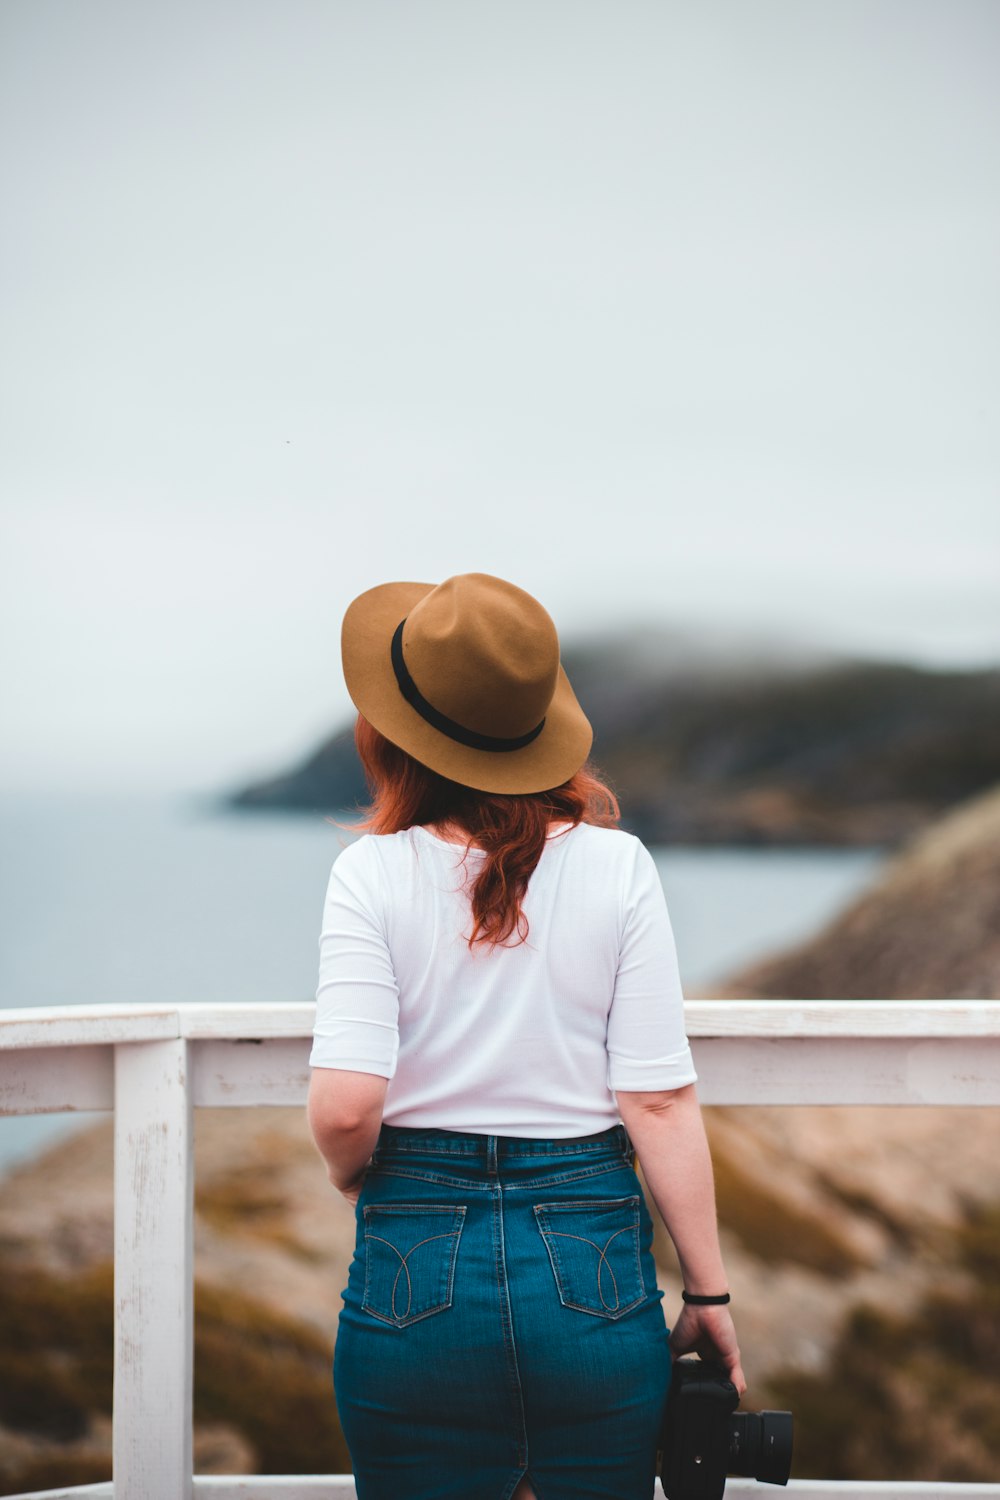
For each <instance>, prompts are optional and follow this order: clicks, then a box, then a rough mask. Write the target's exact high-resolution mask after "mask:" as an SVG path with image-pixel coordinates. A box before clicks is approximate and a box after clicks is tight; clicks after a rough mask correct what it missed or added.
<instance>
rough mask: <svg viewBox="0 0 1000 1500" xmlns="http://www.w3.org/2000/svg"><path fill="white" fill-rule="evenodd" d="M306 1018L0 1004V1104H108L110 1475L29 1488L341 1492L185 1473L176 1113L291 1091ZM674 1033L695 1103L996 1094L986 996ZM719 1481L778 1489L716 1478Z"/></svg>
mask: <svg viewBox="0 0 1000 1500" xmlns="http://www.w3.org/2000/svg"><path fill="white" fill-rule="evenodd" d="M313 1015H314V1007H313V1006H312V1005H201V1004H184V1005H176V1006H136V1007H126V1006H117V1005H114V1006H112V1005H105V1006H65V1007H59V1008H55V1009H49V1010H30V1009H28V1010H6V1011H0V1112H2V1113H4V1114H38V1113H50V1112H61V1111H76V1110H84V1111H86V1110H114V1114H115V1331H114V1338H115V1377H114V1418H113V1449H114V1454H113V1462H114V1475H115V1478H114V1483H113V1485H112V1484H111V1483H107V1484H97V1485H84V1486H82V1487H77V1488H71V1489H62V1490H51V1491H46V1492H45V1494H46V1497H48V1500H57V1497H58V1500H65V1497H70V1496H73V1497H84V1496H89V1497H102V1500H111V1497H112V1496H113V1497H114V1500H190V1497H192V1496H202V1495H204V1496H213V1497H215V1500H236V1497H238V1496H239V1497H243V1496H246V1497H256V1500H262V1497H263V1496H265V1495H266V1496H267V1497H269V1500H270V1497H274V1500H307V1497H308V1500H318V1497H319V1496H321V1495H327V1496H339V1497H345V1500H346V1497H352V1496H354V1494H355V1490H354V1484H353V1480H352V1479H351V1478H350V1477H349V1476H341V1477H334V1478H331V1477H329V1476H321V1475H317V1476H314V1477H310V1476H305V1477H303V1476H294V1477H293V1476H288V1477H278V1476H266V1477H262V1478H258V1479H245V1478H236V1477H233V1478H226V1477H211V1478H210V1477H208V1476H194V1477H193V1478H192V1472H191V1469H192V1457H191V1446H192V1442H191V1439H192V1370H193V1241H192V1219H193V1212H194V1210H193V1204H194V1168H193V1154H192V1109H193V1108H196V1107H198V1106H202V1105H212V1106H215V1107H218V1106H220V1105H222V1106H234V1107H240V1106H245V1105H261V1104H265V1105H266V1104H272V1105H299V1106H301V1105H304V1103H305V1097H306V1087H307V1083H308V1075H309V1069H308V1064H307V1058H308V1052H309V1040H308V1039H309V1037H310V1035H311V1032H312V1025H313ZM687 1029H688V1035H689V1037H690V1038H691V1044H692V1049H693V1051H694V1054H695V1062H696V1066H697V1068H698V1073H699V1078H700V1082H699V1096H700V1098H701V1100H702V1102H703V1103H704V1104H742V1105H753V1104H886V1105H889V1104H894V1105H899V1104H908V1105H931V1104H949V1105H1000V1003H997V1002H994V1001H949V1000H941V1001H920V1002H913V1003H903V1002H898V1001H896V1002H881V1001H803V1002H798V1001H771V1002H760V1001H747V1000H727V1001H707V1000H706V1001H689V1002H688V1005H687ZM0 1357H2V1354H0ZM332 1399H333V1396H332V1390H331V1400H332ZM998 1479H1000V1473H998ZM726 1493H727V1497H728V1500H748V1497H749V1496H750V1495H751V1494H753V1495H758V1496H763V1495H772V1496H774V1495H776V1494H778V1491H776V1490H774V1489H773V1488H772V1487H770V1486H762V1485H756V1484H754V1483H752V1482H751V1481H749V1480H730V1481H729V1483H728V1485H727V1489H726ZM786 1493H789V1494H791V1495H793V1496H794V1497H795V1500H819V1497H821V1496H823V1497H826V1496H838V1497H850V1500H875V1497H889V1496H901V1497H902V1496H914V1497H916V1496H919V1497H921V1500H934V1497H945V1496H956V1497H961V1500H986V1497H990V1500H1000V1483H996V1484H966V1485H950V1484H904V1483H900V1484H892V1483H888V1484H887V1483H868V1482H850V1483H847V1482H838V1481H830V1482H816V1481H812V1480H799V1481H794V1480H793V1481H792V1483H791V1484H790V1485H789V1488H788V1491H787V1492H786ZM657 1494H658V1495H659V1494H660V1491H659V1486H657ZM401 1500H402V1497H401Z"/></svg>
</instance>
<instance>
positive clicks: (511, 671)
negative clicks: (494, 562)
mask: <svg viewBox="0 0 1000 1500" xmlns="http://www.w3.org/2000/svg"><path fill="white" fill-rule="evenodd" d="M402 649H403V658H404V660H405V662H406V667H407V670H408V671H409V673H410V676H411V677H412V678H413V681H414V682H415V684H416V686H417V688H418V689H419V691H420V692H421V694H422V695H423V696H424V698H426V699H427V701H428V702H429V703H430V704H432V705H433V707H434V708H435V709H437V711H438V712H439V713H442V714H445V715H446V716H447V717H448V718H449V719H452V720H454V721H455V723H457V724H460V725H462V726H463V727H464V728H465V729H469V730H472V731H474V732H475V733H477V734H483V735H491V736H496V737H499V738H508V737H511V738H512V737H515V736H518V735H523V734H527V733H529V731H531V730H532V729H534V728H535V727H536V726H537V725H538V724H539V723H540V722H541V720H542V719H543V718H544V717H545V714H546V712H547V710H548V707H549V704H550V703H551V702H552V696H553V694H554V692H555V689H556V681H557V678H558V674H559V637H558V635H557V633H556V627H555V625H554V623H553V621H552V618H551V616H550V615H549V614H548V612H547V611H546V610H545V609H543V607H542V606H541V605H540V604H539V602H538V600H537V599H534V598H532V596H531V595H530V594H528V593H525V591H524V590H523V589H519V588H518V587H517V586H516V584H513V583H507V582H506V581H505V580H504V579H502V578H494V577H493V576H492V575H491V574H489V573H460V574H457V575H456V576H454V577H452V578H447V579H445V581H444V582H443V583H440V584H438V585H437V587H436V588H433V589H431V590H430V592H429V593H427V594H426V595H425V596H424V597H423V598H422V599H421V600H420V601H419V602H418V603H417V604H415V605H414V606H413V608H412V609H411V610H410V613H409V614H408V615H407V617H406V623H405V625H404V627H403V636H402Z"/></svg>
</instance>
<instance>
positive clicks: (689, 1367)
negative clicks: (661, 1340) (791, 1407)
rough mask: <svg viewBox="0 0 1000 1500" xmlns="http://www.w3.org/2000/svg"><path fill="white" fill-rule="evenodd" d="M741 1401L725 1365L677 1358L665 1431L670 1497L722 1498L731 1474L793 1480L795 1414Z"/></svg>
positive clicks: (663, 1473)
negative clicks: (743, 1407) (745, 1407)
mask: <svg viewBox="0 0 1000 1500" xmlns="http://www.w3.org/2000/svg"><path fill="white" fill-rule="evenodd" d="M739 1402H740V1398H739V1396H738V1395H737V1394H736V1387H735V1386H734V1385H733V1383H732V1381H731V1380H730V1379H729V1378H728V1376H727V1375H726V1372H725V1370H724V1369H723V1368H722V1367H721V1365H716V1364H712V1363H710V1362H709V1361H707V1360H701V1359H679V1360H677V1361H676V1363H675V1364H674V1367H673V1373H672V1375H671V1380H670V1395H669V1397H668V1399H667V1406H666V1411H665V1412H664V1417H663V1427H662V1430H661V1435H660V1446H661V1448H662V1451H663V1461H662V1465H661V1468H660V1479H661V1482H662V1484H663V1493H664V1494H665V1495H666V1497H667V1500H722V1494H723V1491H724V1489H725V1487H726V1475H727V1474H742V1475H746V1476H747V1477H749V1478H752V1479H760V1480H763V1481H765V1483H767V1484H787V1483H788V1475H789V1472H790V1470H791V1463H792V1414H791V1412H790V1411H763V1412H737V1410H736V1408H737V1406H738V1405H739Z"/></svg>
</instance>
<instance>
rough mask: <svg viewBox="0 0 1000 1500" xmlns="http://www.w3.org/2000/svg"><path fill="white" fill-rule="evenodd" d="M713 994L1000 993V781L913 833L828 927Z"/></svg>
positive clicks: (899, 996) (893, 996) (926, 996)
mask: <svg viewBox="0 0 1000 1500" xmlns="http://www.w3.org/2000/svg"><path fill="white" fill-rule="evenodd" d="M712 993H713V994H715V995H719V996H726V995H728V996H732V997H736V996H742V997H751V996H760V997H763V998H773V999H778V998H785V999H796V1000H823V999H832V998H838V999H844V1000H861V999H867V1000H936V999H954V1000H964V999H971V1000H991V999H992V1000H996V999H1000V786H997V787H994V788H992V789H991V790H990V791H987V792H984V793H983V794H982V795H981V796H978V797H973V798H970V799H969V800H968V801H966V802H964V803H962V804H961V805H960V806H959V807H958V808H956V809H955V811H954V812H952V813H951V814H950V815H949V816H948V817H946V818H942V819H941V820H940V821H939V822H937V823H935V824H934V825H933V826H932V827H931V828H929V829H927V830H926V832H924V833H923V834H922V835H921V836H919V837H918V838H916V839H914V840H913V841H912V842H911V843H910V844H909V845H907V847H906V849H905V850H904V851H901V852H900V853H899V854H898V855H897V856H896V857H895V858H894V859H892V860H890V861H888V862H887V863H886V864H885V865H883V866H882V870H881V873H880V875H879V877H878V879H877V881H876V883H875V884H874V885H873V886H872V887H871V888H870V889H868V890H867V891H865V892H863V893H862V894H861V895H860V896H859V897H858V899H857V900H855V901H854V902H853V903H852V904H851V905H850V906H849V907H848V908H847V909H846V910H845V911H844V912H842V913H841V914H840V915H839V916H838V917H836V918H835V920H834V921H832V922H831V923H830V924H829V925H828V926H827V927H826V928H824V930H823V931H822V932H820V933H818V934H817V935H815V936H814V937H812V938H810V939H809V940H808V941H807V942H804V943H801V944H800V945H799V946H798V947H796V948H794V949H792V950H790V951H788V952H784V953H780V954H776V955H774V956H773V957H771V958H766V959H764V960H763V961H762V962H758V963H755V964H753V965H751V966H749V967H747V968H744V969H741V970H740V972H739V973H737V974H733V975H732V976H731V977H730V978H729V980H728V981H727V982H726V984H725V985H723V986H716V987H714V988H713V991H712Z"/></svg>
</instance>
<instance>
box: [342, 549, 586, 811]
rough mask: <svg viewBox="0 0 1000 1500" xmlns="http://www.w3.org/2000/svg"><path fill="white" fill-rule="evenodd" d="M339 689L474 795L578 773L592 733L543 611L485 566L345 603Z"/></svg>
mask: <svg viewBox="0 0 1000 1500" xmlns="http://www.w3.org/2000/svg"><path fill="white" fill-rule="evenodd" d="M341 651H342V655H343V663H344V678H345V681H346V683H347V691H348V692H349V693H350V695H351V698H352V699H353V701H354V704H355V707H356V708H357V709H358V711H359V712H360V713H361V714H362V715H363V716H364V718H366V719H367V720H368V722H369V724H371V725H373V726H374V727H375V728H376V729H377V730H378V731H379V733H380V734H383V735H385V737H386V739H387V740H391V741H392V743H393V744H394V745H398V746H399V747H400V749H402V750H405V751H407V753H408V754H410V755H412V756H413V758H414V760H418V761H420V763H421V764H422V765H425V766H429V767H430V769H431V770H432V771H437V772H438V773H439V774H440V775H441V776H447V777H448V778H449V780H451V781H457V782H460V783H461V784H462V785H463V786H470V787H475V788H476V789H477V790H478V791H482V792H542V791H547V790H548V789H549V788H551V787H555V786H560V785H561V784H562V783H563V782H564V781H568V780H569V778H570V777H571V776H572V775H573V774H574V773H575V772H576V771H578V770H579V769H580V767H581V766H582V765H583V763H584V761H585V760H586V759H587V756H588V755H589V754H590V746H591V743H592V741H593V730H592V729H591V727H590V724H589V722H588V720H587V718H586V716H585V715H584V712H583V710H582V709H581V707H580V705H579V703H578V702H577V701H576V695H575V693H574V692H573V689H572V688H571V687H570V684H569V678H568V677H567V676H566V673H565V672H564V671H563V669H562V666H561V664H560V661H559V637H558V636H557V635H556V628H555V625H554V624H553V623H552V620H551V618H550V616H549V615H548V614H547V613H546V611H545V610H544V609H543V608H542V606H541V605H540V604H539V603H538V600H537V599H533V598H532V596H531V595H530V594H527V593H525V591H524V590H523V589H519V588H517V587H516V586H515V585H514V584H513V583H506V582H505V581H504V580H503V579H502V578H493V577H492V576H491V575H490V574H489V573H459V574H456V576H455V577H454V578H447V579H445V581H444V583H439V584H436V585H435V584H432V583H384V584H381V585H380V586H379V587H378V588H374V589H368V590H367V592H366V593H364V594H360V595H359V596H358V598H357V599H355V600H354V601H353V603H352V604H350V605H349V606H348V609H347V613H346V614H345V616H344V625H343V630H342V633H341Z"/></svg>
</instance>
